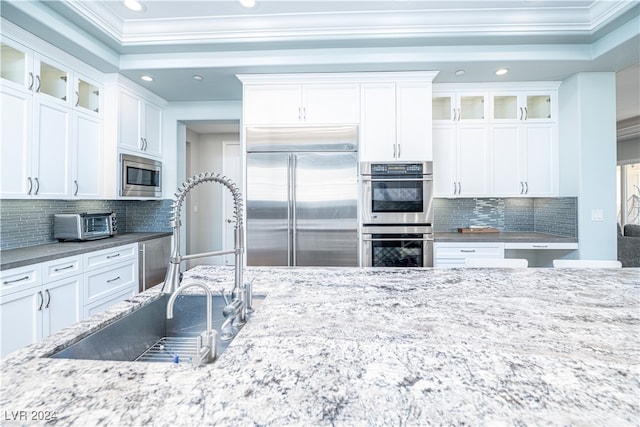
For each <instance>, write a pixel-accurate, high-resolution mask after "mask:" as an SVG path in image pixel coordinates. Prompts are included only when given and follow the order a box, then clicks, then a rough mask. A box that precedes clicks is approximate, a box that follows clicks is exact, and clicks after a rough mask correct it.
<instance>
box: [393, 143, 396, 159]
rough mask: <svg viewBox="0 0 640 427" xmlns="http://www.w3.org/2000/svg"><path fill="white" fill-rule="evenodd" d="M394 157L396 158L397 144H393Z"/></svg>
mask: <svg viewBox="0 0 640 427" xmlns="http://www.w3.org/2000/svg"><path fill="white" fill-rule="evenodd" d="M393 158H394V159H395V158H396V144H393Z"/></svg>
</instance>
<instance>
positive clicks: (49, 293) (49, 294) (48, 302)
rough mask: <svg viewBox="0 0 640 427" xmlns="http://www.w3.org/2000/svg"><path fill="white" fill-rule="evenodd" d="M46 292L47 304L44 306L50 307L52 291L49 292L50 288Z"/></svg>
mask: <svg viewBox="0 0 640 427" xmlns="http://www.w3.org/2000/svg"><path fill="white" fill-rule="evenodd" d="M45 292H46V293H47V305H45V306H44V308H49V304H51V292H49V289H47V290H46V291H45Z"/></svg>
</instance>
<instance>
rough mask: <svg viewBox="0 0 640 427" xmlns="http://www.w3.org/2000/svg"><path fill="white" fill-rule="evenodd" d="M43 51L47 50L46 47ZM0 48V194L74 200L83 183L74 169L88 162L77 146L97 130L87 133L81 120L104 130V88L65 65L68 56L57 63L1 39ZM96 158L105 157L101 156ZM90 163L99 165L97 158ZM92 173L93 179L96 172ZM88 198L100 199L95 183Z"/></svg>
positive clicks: (99, 153) (93, 136)
mask: <svg viewBox="0 0 640 427" xmlns="http://www.w3.org/2000/svg"><path fill="white" fill-rule="evenodd" d="M40 47H41V48H42V49H43V50H48V48H47V47H46V46H45V45H44V44H43V45H42V46H40ZM0 49H1V50H0V54H1V59H2V64H3V67H2V85H1V87H0V94H1V96H2V105H3V108H2V112H1V119H2V123H3V130H2V142H1V144H2V148H1V149H2V159H1V161H0V162H1V166H2V182H1V183H0V196H1V197H2V198H32V197H39V198H47V199H66V198H71V197H73V195H74V192H75V190H76V187H77V186H76V183H79V181H77V180H78V175H77V173H76V172H77V167H76V166H77V165H78V163H79V162H80V163H82V162H84V161H85V160H86V159H85V158H83V157H82V154H83V153H84V151H83V152H80V153H78V151H77V149H76V147H77V144H79V143H82V144H83V143H85V141H86V140H81V138H86V137H91V138H93V140H95V136H96V133H95V132H92V133H91V135H88V134H87V132H86V130H87V128H86V126H85V123H79V120H81V118H80V117H81V115H82V114H87V115H90V116H92V117H94V121H97V122H99V124H98V125H97V126H98V130H97V132H101V130H100V129H101V121H102V119H101V116H100V110H101V107H100V106H101V98H100V93H101V87H100V85H99V84H98V83H97V82H96V80H91V79H89V78H87V77H85V76H84V75H81V74H80V73H78V72H76V71H74V70H73V69H71V68H70V67H67V66H63V65H61V63H62V62H64V63H67V62H71V61H67V60H66V59H67V58H62V59H61V60H60V61H54V60H53V59H50V58H48V57H45V56H43V55H41V54H39V53H38V52H37V51H35V50H32V49H30V48H27V47H26V45H23V44H21V43H18V42H15V41H13V40H12V39H11V38H3V41H2V43H1V44H0ZM5 67H6V68H5ZM98 138H99V136H98ZM93 140H92V141H93ZM78 154H81V156H78ZM98 155H99V156H100V157H102V152H101V151H99V152H98ZM90 161H92V162H94V163H95V162H96V160H95V157H94V158H93V159H91V160H90ZM80 167H82V166H80ZM93 173H94V176H95V174H96V173H95V169H94V172H93ZM98 178H100V179H101V176H98ZM92 179H95V178H92ZM85 188H86V186H85ZM78 195H80V193H78ZM85 195H86V196H87V197H89V196H93V197H97V196H99V194H96V193H95V185H93V187H92V188H91V191H87V192H85Z"/></svg>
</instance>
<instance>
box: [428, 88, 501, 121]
mask: <svg viewBox="0 0 640 427" xmlns="http://www.w3.org/2000/svg"><path fill="white" fill-rule="evenodd" d="M488 99H489V95H488V92H482V91H480V92H479V91H473V90H471V91H460V92H457V91H445V92H442V91H436V90H434V91H433V96H432V98H431V103H432V107H433V108H432V111H433V116H432V118H433V122H434V123H450V122H459V123H479V122H486V121H487V120H488V118H489V107H488V104H489V103H488Z"/></svg>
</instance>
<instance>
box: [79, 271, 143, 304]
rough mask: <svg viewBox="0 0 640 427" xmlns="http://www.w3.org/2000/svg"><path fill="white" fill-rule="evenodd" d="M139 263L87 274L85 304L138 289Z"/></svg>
mask: <svg viewBox="0 0 640 427" xmlns="http://www.w3.org/2000/svg"><path fill="white" fill-rule="evenodd" d="M137 270H138V269H137V261H136V262H135V263H134V262H125V263H122V264H119V265H117V266H115V267H107V268H103V269H100V270H96V271H94V272H91V273H85V280H84V303H85V305H86V304H91V303H93V302H96V301H98V300H100V299H102V298H106V297H108V296H109V295H111V294H114V293H119V292H121V291H123V290H124V289H126V288H127V287H133V288H135V289H137V286H138V284H137V282H138V271H137Z"/></svg>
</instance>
